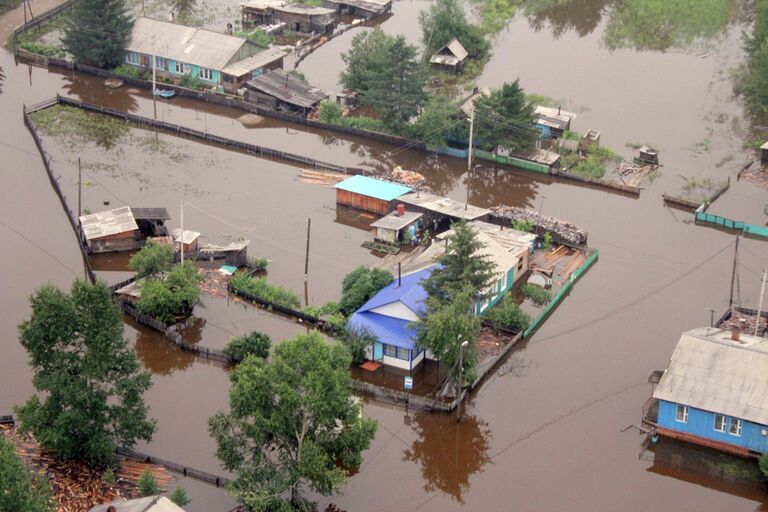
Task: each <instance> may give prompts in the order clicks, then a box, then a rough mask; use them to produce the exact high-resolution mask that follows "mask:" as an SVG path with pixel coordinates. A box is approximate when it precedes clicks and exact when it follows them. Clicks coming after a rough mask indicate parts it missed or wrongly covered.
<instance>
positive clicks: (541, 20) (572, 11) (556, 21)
mask: <svg viewBox="0 0 768 512" xmlns="http://www.w3.org/2000/svg"><path fill="white" fill-rule="evenodd" d="M613 3H614V2H613V1H612V0H559V1H557V0H556V1H555V2H529V4H528V5H526V7H525V14H526V15H528V21H529V22H530V24H531V28H533V29H534V30H536V31H537V32H538V31H539V30H542V29H549V30H550V31H551V32H552V36H553V37H554V38H556V39H557V38H559V37H560V36H561V35H562V34H563V33H565V32H568V31H569V30H574V31H576V33H577V34H579V36H580V37H584V36H586V35H589V34H591V33H592V32H593V31H594V30H595V29H596V28H597V26H598V25H599V24H600V21H602V19H603V15H604V14H605V12H606V9H607V7H608V6H609V5H611V4H613Z"/></svg>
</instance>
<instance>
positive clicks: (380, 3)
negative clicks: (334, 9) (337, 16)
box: [326, 0, 392, 12]
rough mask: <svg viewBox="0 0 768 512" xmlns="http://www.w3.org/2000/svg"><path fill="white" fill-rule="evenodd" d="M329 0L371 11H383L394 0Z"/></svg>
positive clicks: (329, 0) (328, 0)
mask: <svg viewBox="0 0 768 512" xmlns="http://www.w3.org/2000/svg"><path fill="white" fill-rule="evenodd" d="M326 1H327V2H330V3H333V4H340V5H348V6H350V7H356V8H358V9H363V10H366V11H371V12H381V11H383V10H384V9H386V7H387V6H388V5H390V4H391V3H392V0H326Z"/></svg>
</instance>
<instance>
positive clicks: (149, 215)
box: [131, 207, 171, 220]
mask: <svg viewBox="0 0 768 512" xmlns="http://www.w3.org/2000/svg"><path fill="white" fill-rule="evenodd" d="M131 212H132V213H133V218H134V219H136V220H171V216H170V214H168V210H166V209H165V208H133V207H132V208H131Z"/></svg>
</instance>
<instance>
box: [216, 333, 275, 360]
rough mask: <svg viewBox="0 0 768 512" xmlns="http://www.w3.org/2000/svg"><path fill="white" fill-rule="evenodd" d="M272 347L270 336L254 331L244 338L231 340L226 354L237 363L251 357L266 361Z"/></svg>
mask: <svg viewBox="0 0 768 512" xmlns="http://www.w3.org/2000/svg"><path fill="white" fill-rule="evenodd" d="M271 346H272V339H271V338H270V337H269V335H267V334H264V333H263V332H259V331H253V332H251V333H248V334H244V335H243V336H235V337H232V338H230V340H229V341H228V342H227V346H226V347H225V348H224V352H225V353H226V354H228V355H229V356H230V357H232V358H233V359H235V360H237V361H242V360H243V359H245V358H246V357H247V356H251V355H253V356H256V357H260V358H262V359H266V358H267V357H268V356H269V348H270V347H271Z"/></svg>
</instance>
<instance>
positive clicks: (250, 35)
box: [235, 27, 274, 48]
mask: <svg viewBox="0 0 768 512" xmlns="http://www.w3.org/2000/svg"><path fill="white" fill-rule="evenodd" d="M235 36H237V37H242V38H245V39H247V40H249V41H251V42H253V43H256V44H258V45H259V46H264V47H266V48H268V47H269V45H270V44H272V43H273V42H274V38H273V37H272V36H270V35H269V34H267V32H266V31H265V30H264V29H263V28H258V27H257V28H254V29H253V30H251V31H250V32H245V31H243V30H241V31H239V32H235Z"/></svg>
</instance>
